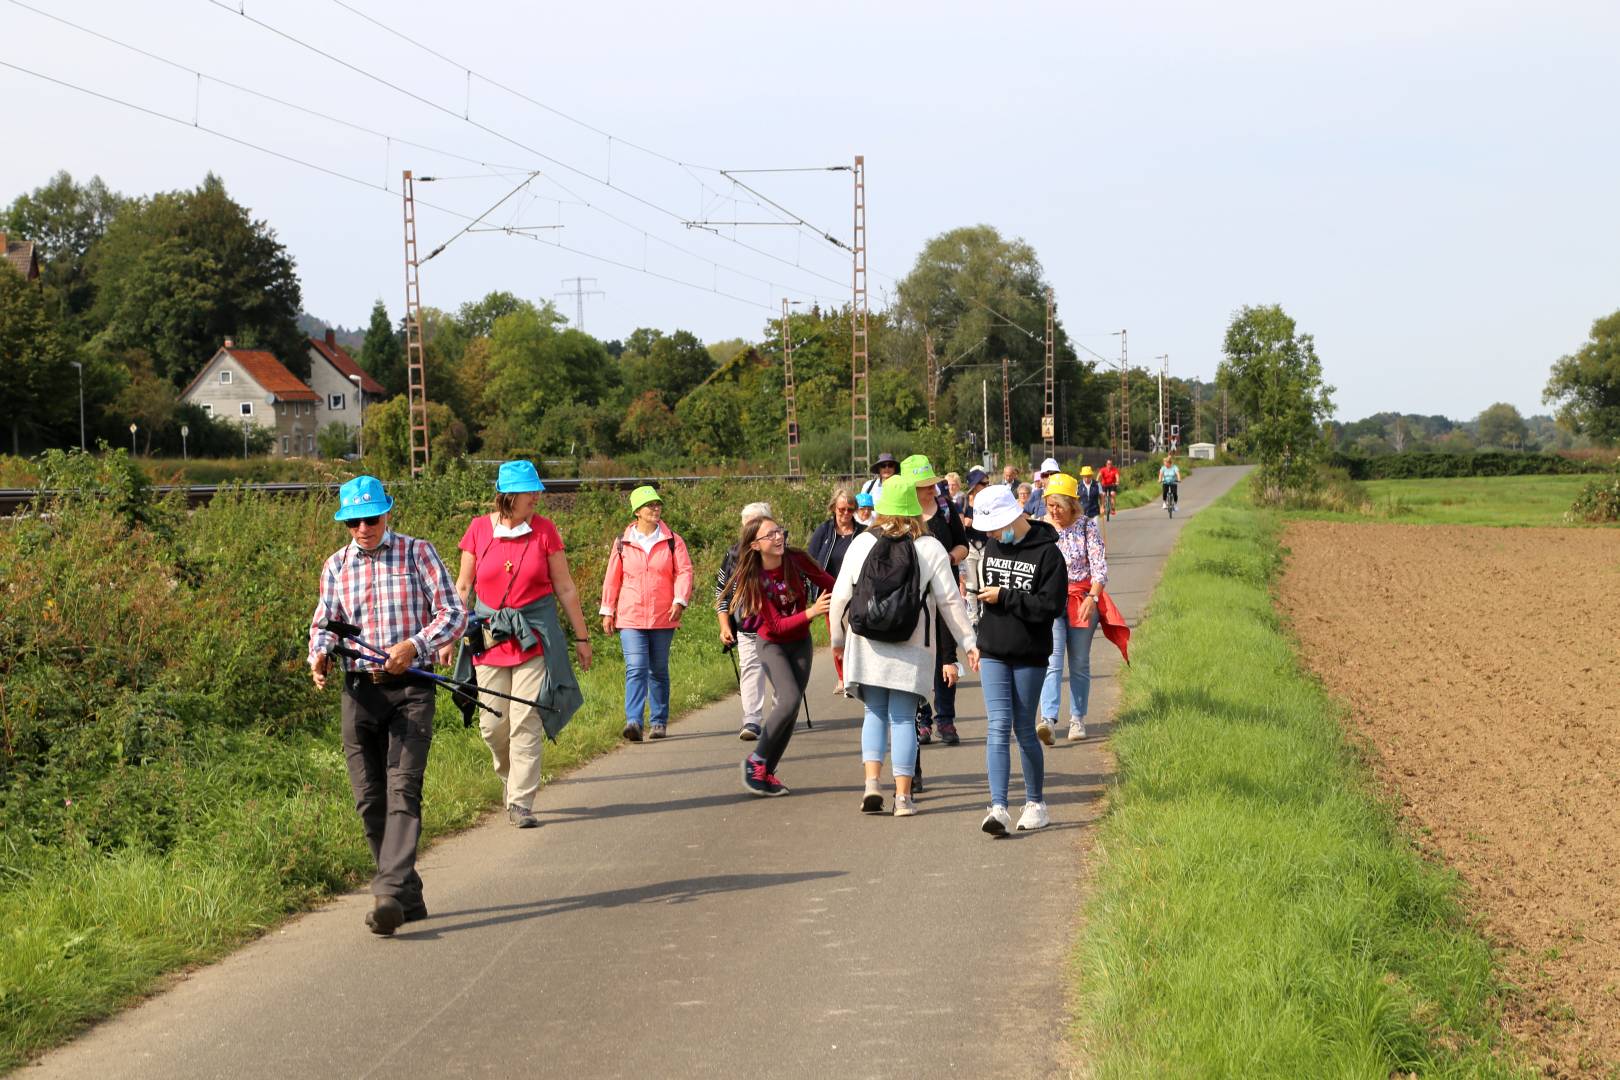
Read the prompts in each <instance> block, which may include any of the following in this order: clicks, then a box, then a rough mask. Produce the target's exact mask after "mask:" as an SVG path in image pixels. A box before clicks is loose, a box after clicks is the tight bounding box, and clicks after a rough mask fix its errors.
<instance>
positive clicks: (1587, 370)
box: [1541, 311, 1620, 443]
mask: <svg viewBox="0 0 1620 1080" xmlns="http://www.w3.org/2000/svg"><path fill="white" fill-rule="evenodd" d="M1541 400H1543V401H1545V402H1547V403H1548V404H1549V405H1557V406H1558V422H1559V423H1560V424H1562V425H1563V426H1564V427H1566V428H1567V429H1569V430H1570V431H1573V432H1574V433H1575V434H1577V435H1590V436H1591V437H1592V438H1593V439H1595V440H1597V441H1599V442H1602V443H1613V442H1614V441H1615V440H1616V439H1620V311H1616V312H1614V313H1612V314H1609V315H1605V316H1603V317H1602V318H1601V319H1598V320H1596V321H1594V322H1593V323H1592V334H1591V336H1590V337H1589V338H1587V340H1586V344H1584V345H1582V346H1581V347H1580V348H1579V349H1577V350H1575V352H1573V353H1571V354H1570V355H1568V356H1565V357H1562V358H1560V359H1559V361H1558V362H1557V363H1555V364H1554V365H1553V369H1552V376H1551V377H1550V378H1549V379H1548V380H1547V388H1546V390H1544V391H1543V392H1542V395H1541Z"/></svg>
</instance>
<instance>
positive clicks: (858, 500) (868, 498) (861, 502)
mask: <svg viewBox="0 0 1620 1080" xmlns="http://www.w3.org/2000/svg"><path fill="white" fill-rule="evenodd" d="M855 505H856V506H865V507H871V506H872V493H871V492H870V491H863V492H861V493H860V494H859V495H857V496H855Z"/></svg>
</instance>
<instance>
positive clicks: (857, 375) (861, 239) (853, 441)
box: [849, 154, 872, 476]
mask: <svg viewBox="0 0 1620 1080" xmlns="http://www.w3.org/2000/svg"><path fill="white" fill-rule="evenodd" d="M850 262H851V266H852V273H853V278H854V280H853V282H852V287H851V293H852V303H851V304H850V365H849V369H850V375H849V378H850V386H849V465H850V471H851V472H853V473H854V474H855V475H856V476H865V475H866V474H867V473H868V472H870V471H871V469H872V416H871V400H870V393H869V390H868V386H867V379H866V374H867V372H866V330H867V319H866V157H865V156H864V155H862V154H856V155H855V243H854V245H853V246H852V248H851V249H850Z"/></svg>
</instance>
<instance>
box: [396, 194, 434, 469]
mask: <svg viewBox="0 0 1620 1080" xmlns="http://www.w3.org/2000/svg"><path fill="white" fill-rule="evenodd" d="M402 187H403V191H404V193H405V387H406V389H405V393H406V399H407V404H408V405H409V406H410V410H409V412H410V424H411V475H412V476H421V475H422V474H423V473H424V472H426V471H427V468H428V418H427V379H426V368H425V365H424V363H423V356H422V292H421V287H420V285H419V283H418V278H417V267H418V263H417V258H416V181H414V180H413V179H412V178H411V170H409V169H406V170H405V179H404V183H403V186H402Z"/></svg>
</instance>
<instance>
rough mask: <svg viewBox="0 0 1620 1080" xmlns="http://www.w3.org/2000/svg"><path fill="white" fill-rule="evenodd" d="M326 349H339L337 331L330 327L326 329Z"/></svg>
mask: <svg viewBox="0 0 1620 1080" xmlns="http://www.w3.org/2000/svg"><path fill="white" fill-rule="evenodd" d="M326 347H327V348H328V349H335V348H337V331H336V330H333V329H332V328H331V327H330V326H328V327H327V328H326Z"/></svg>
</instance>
